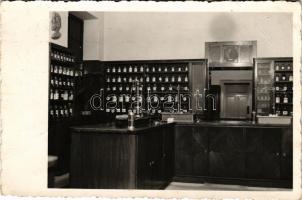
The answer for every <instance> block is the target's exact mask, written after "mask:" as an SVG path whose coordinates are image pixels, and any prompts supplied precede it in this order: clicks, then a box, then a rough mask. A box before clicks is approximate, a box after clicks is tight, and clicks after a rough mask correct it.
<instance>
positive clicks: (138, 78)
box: [106, 76, 144, 83]
mask: <svg viewBox="0 0 302 200" xmlns="http://www.w3.org/2000/svg"><path fill="white" fill-rule="evenodd" d="M134 81H138V82H141V83H142V82H144V78H143V77H142V76H135V77H131V76H130V77H128V76H127V77H121V76H118V77H115V76H113V77H107V78H106V82H107V83H132V82H134Z"/></svg>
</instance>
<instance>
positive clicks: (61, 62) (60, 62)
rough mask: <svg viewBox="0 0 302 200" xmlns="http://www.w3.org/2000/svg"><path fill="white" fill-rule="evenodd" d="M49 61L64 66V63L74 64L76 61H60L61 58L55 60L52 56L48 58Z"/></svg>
mask: <svg viewBox="0 0 302 200" xmlns="http://www.w3.org/2000/svg"><path fill="white" fill-rule="evenodd" d="M50 62H51V63H57V64H62V65H64V66H66V65H75V64H76V62H70V61H62V60H57V59H54V58H50Z"/></svg>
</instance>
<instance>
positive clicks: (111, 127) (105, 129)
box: [71, 122, 175, 134]
mask: <svg viewBox="0 0 302 200" xmlns="http://www.w3.org/2000/svg"><path fill="white" fill-rule="evenodd" d="M174 124H175V123H165V122H159V123H150V124H146V125H144V126H139V127H135V128H134V129H132V130H130V129H128V127H125V128H123V127H117V126H115V124H114V123H106V124H91V125H85V126H74V127H71V130H72V131H74V132H90V133H93V132H94V133H95V132H101V133H120V134H137V133H141V132H144V131H146V130H150V129H155V128H159V127H162V128H163V127H167V126H173V125H174Z"/></svg>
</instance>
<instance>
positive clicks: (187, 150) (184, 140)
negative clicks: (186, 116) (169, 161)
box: [175, 125, 193, 175]
mask: <svg viewBox="0 0 302 200" xmlns="http://www.w3.org/2000/svg"><path fill="white" fill-rule="evenodd" d="M192 132H193V130H192V126H179V125H176V127H175V174H176V175H190V174H192V160H193V156H192V152H193V145H192V141H193V139H192V137H193V136H192Z"/></svg>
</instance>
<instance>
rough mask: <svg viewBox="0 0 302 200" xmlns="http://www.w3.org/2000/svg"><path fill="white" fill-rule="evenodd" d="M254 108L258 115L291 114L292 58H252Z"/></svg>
mask: <svg viewBox="0 0 302 200" xmlns="http://www.w3.org/2000/svg"><path fill="white" fill-rule="evenodd" d="M254 70H255V71H254V72H255V73H254V110H255V111H256V113H257V115H258V116H269V115H276V116H292V110H293V107H292V99H293V90H292V86H293V60H292V58H257V59H255V60H254Z"/></svg>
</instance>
